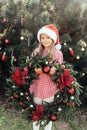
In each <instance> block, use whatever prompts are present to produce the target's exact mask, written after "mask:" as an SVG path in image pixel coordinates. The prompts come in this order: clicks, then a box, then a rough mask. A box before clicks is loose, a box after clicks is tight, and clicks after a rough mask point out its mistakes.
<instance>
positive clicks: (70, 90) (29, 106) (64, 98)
mask: <svg viewBox="0 0 87 130" xmlns="http://www.w3.org/2000/svg"><path fill="white" fill-rule="evenodd" d="M44 67H49V68H50V69H51V68H52V67H55V68H56V72H55V74H54V75H53V76H51V78H52V80H53V82H54V83H55V84H56V86H57V89H58V92H57V93H56V94H55V97H54V101H53V102H51V103H47V102H44V103H43V104H42V105H35V103H34V102H33V94H31V93H30V90H29V87H30V85H31V84H32V83H33V80H38V78H39V77H38V76H39V74H37V73H36V71H35V68H41V69H42V73H45V74H47V75H48V74H49V76H50V72H49V71H48V72H47V70H46V71H45V70H44ZM68 68H69V69H68ZM70 72H71V73H70ZM72 72H73V73H72ZM71 74H74V71H72V69H71V67H70V65H67V64H64V63H62V64H59V63H55V61H52V60H51V59H50V58H49V55H47V56H46V57H41V56H40V55H39V54H37V55H36V56H35V57H32V58H30V59H29V60H28V61H27V63H26V66H25V63H24V66H23V65H22V66H20V67H17V68H16V67H14V66H13V67H12V74H11V77H10V78H8V79H7V85H8V86H7V87H6V94H7V96H8V97H9V100H11V101H13V102H14V103H15V106H16V108H17V109H20V110H22V111H24V112H25V113H27V115H28V118H29V119H30V120H33V118H34V116H35V115H34V114H35V113H37V118H38V123H40V124H42V122H43V119H45V120H46V121H45V122H44V125H46V124H47V123H48V122H49V121H50V120H52V121H56V120H57V118H58V119H61V117H62V118H64V119H65V120H69V119H70V116H71V114H73V111H74V110H75V109H76V107H78V106H80V105H81V101H80V99H79V96H80V93H81V92H82V86H80V84H79V83H78V82H77V80H76V78H75V77H73V75H71ZM38 109H39V111H38ZM42 109H43V113H41V114H40V115H39V112H40V111H41V110H42ZM39 116H40V117H39ZM53 118H55V120H54V119H53Z"/></svg>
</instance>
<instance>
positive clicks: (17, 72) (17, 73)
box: [14, 68, 21, 77]
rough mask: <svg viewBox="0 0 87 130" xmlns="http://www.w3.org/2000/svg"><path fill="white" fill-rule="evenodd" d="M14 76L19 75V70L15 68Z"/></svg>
mask: <svg viewBox="0 0 87 130" xmlns="http://www.w3.org/2000/svg"><path fill="white" fill-rule="evenodd" d="M14 74H15V76H16V77H18V76H21V71H20V70H19V69H18V68H17V69H16V70H15V72H14Z"/></svg>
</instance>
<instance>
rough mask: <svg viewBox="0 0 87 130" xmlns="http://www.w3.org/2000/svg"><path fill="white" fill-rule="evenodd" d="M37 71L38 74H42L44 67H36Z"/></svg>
mask: <svg viewBox="0 0 87 130" xmlns="http://www.w3.org/2000/svg"><path fill="white" fill-rule="evenodd" d="M34 71H35V73H36V74H41V73H42V68H35V70H34Z"/></svg>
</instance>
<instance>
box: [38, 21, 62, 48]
mask: <svg viewBox="0 0 87 130" xmlns="http://www.w3.org/2000/svg"><path fill="white" fill-rule="evenodd" d="M41 34H46V35H48V36H49V37H50V38H51V39H53V41H54V43H55V48H56V49H57V50H60V49H61V45H60V43H59V31H58V29H57V28H56V27H55V26H54V25H53V24H49V25H45V26H43V27H42V28H41V29H40V30H39V31H38V33H37V39H38V41H39V42H40V35H41Z"/></svg>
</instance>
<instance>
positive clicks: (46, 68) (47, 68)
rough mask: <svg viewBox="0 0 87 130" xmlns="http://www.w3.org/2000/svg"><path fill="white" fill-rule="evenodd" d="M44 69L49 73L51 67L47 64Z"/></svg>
mask: <svg viewBox="0 0 87 130" xmlns="http://www.w3.org/2000/svg"><path fill="white" fill-rule="evenodd" d="M42 70H43V72H44V73H46V74H48V73H49V72H50V67H49V66H46V67H44V68H43V69H42Z"/></svg>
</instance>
